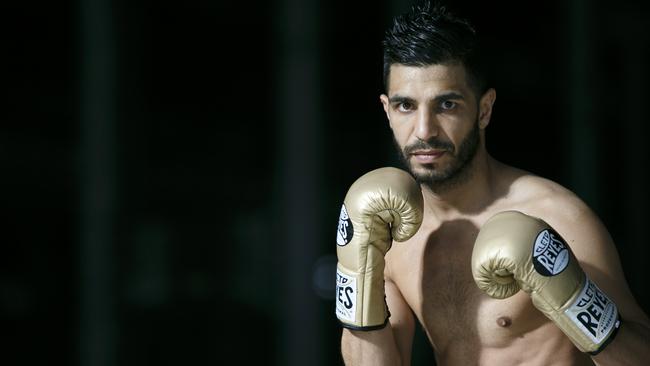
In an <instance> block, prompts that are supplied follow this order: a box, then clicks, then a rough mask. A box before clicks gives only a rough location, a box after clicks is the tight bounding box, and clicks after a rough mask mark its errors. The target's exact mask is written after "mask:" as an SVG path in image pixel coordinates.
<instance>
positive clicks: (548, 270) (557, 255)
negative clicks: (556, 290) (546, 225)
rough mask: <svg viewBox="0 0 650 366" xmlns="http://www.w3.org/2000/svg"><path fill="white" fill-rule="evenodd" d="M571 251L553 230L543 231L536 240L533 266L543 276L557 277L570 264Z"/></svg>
mask: <svg viewBox="0 0 650 366" xmlns="http://www.w3.org/2000/svg"><path fill="white" fill-rule="evenodd" d="M569 254H570V253H569V249H568V247H567V245H566V243H565V242H564V240H562V237H560V235H559V234H558V233H556V232H555V231H553V230H552V229H546V230H543V231H542V232H541V233H539V234H538V235H537V238H536V239H535V246H534V247H533V266H534V267H535V270H536V271H537V272H538V273H539V274H541V275H542V276H547V277H549V276H555V275H557V274H559V273H560V272H562V271H563V270H564V269H565V268H566V267H567V265H568V264H569V257H570V256H569Z"/></svg>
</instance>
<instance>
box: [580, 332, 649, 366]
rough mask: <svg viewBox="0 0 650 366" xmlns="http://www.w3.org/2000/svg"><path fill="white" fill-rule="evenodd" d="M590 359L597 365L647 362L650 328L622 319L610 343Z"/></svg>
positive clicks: (641, 363)
mask: <svg viewBox="0 0 650 366" xmlns="http://www.w3.org/2000/svg"><path fill="white" fill-rule="evenodd" d="M592 359H593V361H594V362H595V363H596V365H597V366H619V365H621V366H623V365H644V364H647V362H648V360H650V328H648V327H646V326H643V325H641V324H638V323H633V322H625V321H624V322H623V324H621V328H620V329H619V331H618V334H617V335H616V338H614V340H613V341H612V343H610V344H609V345H607V347H605V349H604V350H603V351H602V352H600V353H599V354H597V355H596V356H593V357H592Z"/></svg>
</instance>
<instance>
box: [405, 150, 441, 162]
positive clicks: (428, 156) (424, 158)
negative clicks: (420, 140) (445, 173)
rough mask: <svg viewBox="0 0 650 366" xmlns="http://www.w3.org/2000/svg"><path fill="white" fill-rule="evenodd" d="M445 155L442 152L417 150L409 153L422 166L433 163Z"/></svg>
mask: <svg viewBox="0 0 650 366" xmlns="http://www.w3.org/2000/svg"><path fill="white" fill-rule="evenodd" d="M444 153H445V151H444V150H418V151H414V152H412V153H411V155H412V156H413V157H414V158H415V160H417V161H418V162H419V163H422V164H429V163H433V162H434V161H436V160H437V159H439V158H440V157H441V156H442V155H443V154H444Z"/></svg>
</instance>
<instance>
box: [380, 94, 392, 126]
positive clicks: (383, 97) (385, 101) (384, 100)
mask: <svg viewBox="0 0 650 366" xmlns="http://www.w3.org/2000/svg"><path fill="white" fill-rule="evenodd" d="M379 100H380V101H381V104H382V105H383V107H384V113H386V118H388V122H389V123H390V114H389V113H388V110H389V107H390V103H389V102H388V95H386V94H382V95H380V96H379Z"/></svg>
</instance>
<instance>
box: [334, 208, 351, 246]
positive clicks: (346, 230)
mask: <svg viewBox="0 0 650 366" xmlns="http://www.w3.org/2000/svg"><path fill="white" fill-rule="evenodd" d="M353 233H354V229H353V228H352V220H350V216H348V210H346V209H345V204H343V206H341V215H339V228H338V230H337V231H336V244H338V245H340V246H344V245H346V244H347V243H349V242H350V240H352V234H353Z"/></svg>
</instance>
